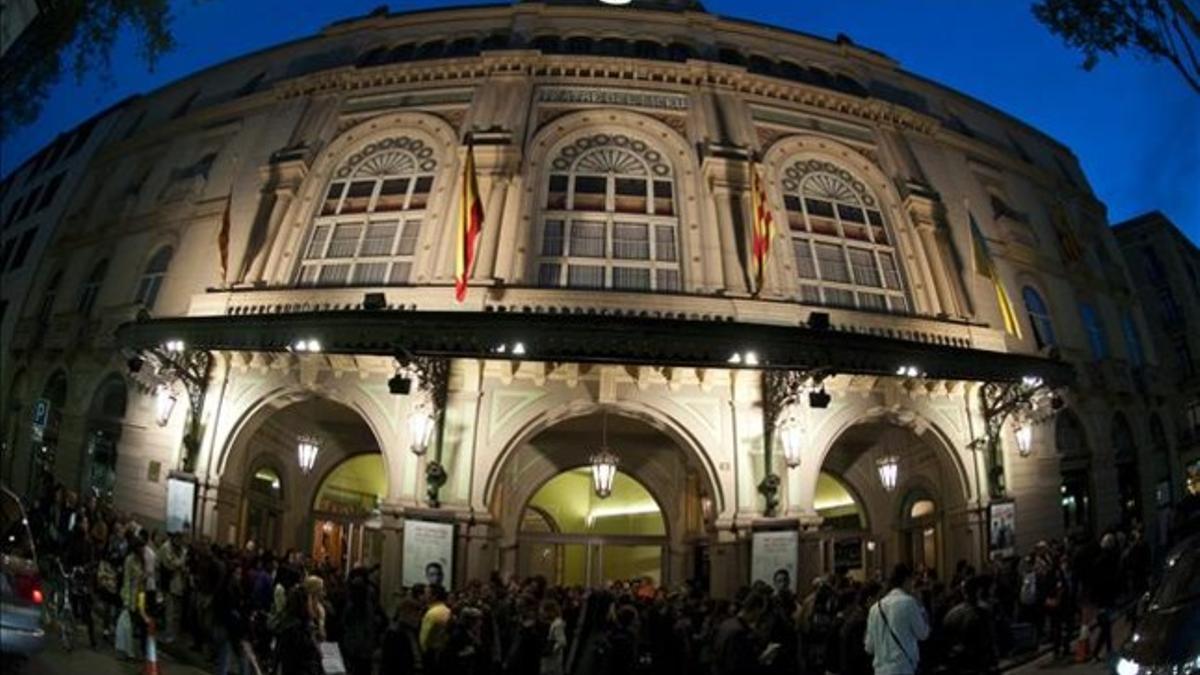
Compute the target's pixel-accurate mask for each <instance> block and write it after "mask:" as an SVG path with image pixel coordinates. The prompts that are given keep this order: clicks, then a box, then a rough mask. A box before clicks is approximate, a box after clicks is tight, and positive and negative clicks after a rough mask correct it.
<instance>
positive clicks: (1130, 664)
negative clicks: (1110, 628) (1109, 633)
mask: <svg viewBox="0 0 1200 675" xmlns="http://www.w3.org/2000/svg"><path fill="white" fill-rule="evenodd" d="M1116 672H1117V675H1200V656H1193V657H1192V658H1190V659H1187V660H1186V661H1183V662H1182V663H1175V664H1169V665H1168V664H1164V665H1158V666H1148V665H1142V664H1140V663H1138V662H1137V661H1134V660H1133V659H1130V658H1128V657H1125V656H1122V657H1121V658H1119V659H1117V668H1116Z"/></svg>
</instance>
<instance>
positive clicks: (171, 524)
mask: <svg viewBox="0 0 1200 675" xmlns="http://www.w3.org/2000/svg"><path fill="white" fill-rule="evenodd" d="M195 501H196V483H195V481H193V480H191V479H189V478H180V477H178V476H169V477H168V478H167V533H168V534H173V533H175V532H183V533H184V534H187V533H190V532H191V531H192V505H193V504H194V503H195Z"/></svg>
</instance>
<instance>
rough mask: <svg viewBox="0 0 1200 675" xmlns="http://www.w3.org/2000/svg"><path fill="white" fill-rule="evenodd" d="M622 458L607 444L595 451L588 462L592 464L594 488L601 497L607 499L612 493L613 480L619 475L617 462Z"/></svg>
mask: <svg viewBox="0 0 1200 675" xmlns="http://www.w3.org/2000/svg"><path fill="white" fill-rule="evenodd" d="M619 461H620V460H619V459H617V456H616V455H614V454H613V453H612V451H611V450H609V449H608V448H607V447H605V446H601V447H600V450H599V451H598V452H596V453H594V454H593V455H592V456H591V458H590V459H589V460H588V462H589V463H590V464H591V465H592V489H593V490H595V492H596V496H597V497H599V498H600V499H607V498H608V496H609V495H611V494H612V489H613V480H614V479H615V478H616V477H617V464H618V462H619Z"/></svg>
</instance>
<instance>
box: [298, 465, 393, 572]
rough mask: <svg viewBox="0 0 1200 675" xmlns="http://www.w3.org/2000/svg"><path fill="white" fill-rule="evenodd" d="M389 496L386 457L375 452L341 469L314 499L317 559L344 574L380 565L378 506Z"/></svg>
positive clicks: (314, 534) (313, 526)
mask: <svg viewBox="0 0 1200 675" xmlns="http://www.w3.org/2000/svg"><path fill="white" fill-rule="evenodd" d="M385 496H387V474H386V473H385V472H384V466H383V455H381V454H380V453H378V452H370V453H366V454H362V455H356V456H354V457H350V458H349V459H345V460H343V461H342V462H341V463H340V464H338V465H337V466H336V467H335V468H334V469H333V471H331V472H330V473H329V475H328V477H326V478H325V480H323V481H321V487H320V489H318V490H317V494H316V496H315V497H314V498H313V504H312V514H313V515H312V549H311V556H312V559H313V560H314V561H316V562H317V563H319V564H322V565H329V566H332V567H335V568H338V569H340V570H350V569H351V568H353V567H357V566H359V565H365V566H370V565H373V564H375V563H378V562H380V561H381V557H382V553H383V542H382V539H381V538H380V536H379V528H380V513H379V505H380V504H381V503H382V502H383V498H384V497H385Z"/></svg>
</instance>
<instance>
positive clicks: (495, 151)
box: [471, 132, 518, 284]
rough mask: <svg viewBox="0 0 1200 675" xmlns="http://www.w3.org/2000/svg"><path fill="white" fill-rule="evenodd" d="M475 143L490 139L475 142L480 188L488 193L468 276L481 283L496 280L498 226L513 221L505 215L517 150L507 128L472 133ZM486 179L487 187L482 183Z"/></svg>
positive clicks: (499, 231) (504, 225)
mask: <svg viewBox="0 0 1200 675" xmlns="http://www.w3.org/2000/svg"><path fill="white" fill-rule="evenodd" d="M475 138H476V142H477V143H482V142H484V141H489V142H491V143H492V144H489V145H476V146H475V166H476V170H477V171H478V172H479V177H480V183H481V185H480V190H481V191H483V192H484V194H486V195H487V197H486V199H485V201H484V205H483V231H482V232H481V233H480V235H479V241H478V242H477V243H476V249H475V258H476V260H475V268H474V269H473V270H472V272H471V280H472V281H478V282H483V283H484V284H495V282H496V280H497V278H498V277H499V276H500V275H498V274H497V267H498V266H497V264H496V257H497V254H498V252H499V248H500V240H501V238H502V234H503V233H502V232H501V230H502V229H504V228H505V227H506V226H507V227H510V228H511V227H513V226H514V225H515V223H512V222H509V220H508V219H507V218H505V214H506V212H507V208H506V204H507V202H508V200H509V191H510V188H511V187H512V184H513V175H514V174H515V173H516V169H517V161H518V160H517V157H516V152H517V151H516V150H515V149H513V148H512V146H511V145H510V144H511V135H510V134H508V133H507V132H505V133H503V134H497V133H492V132H489V133H488V135H486V136H485V135H483V134H482V133H480V134H476V136H475ZM485 182H486V184H487V187H486V188H485V187H484V183H485Z"/></svg>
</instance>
